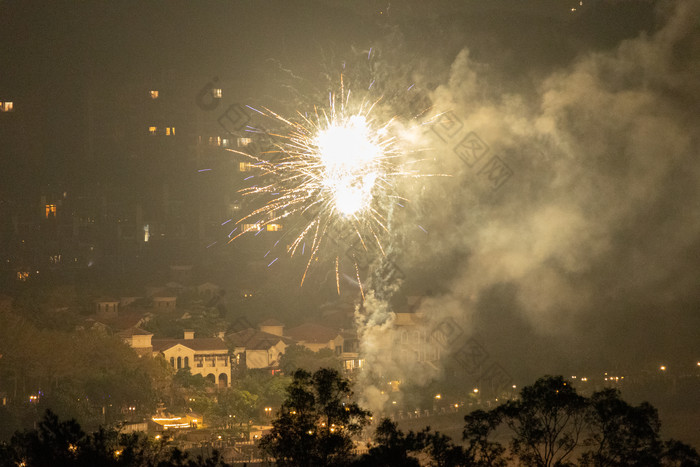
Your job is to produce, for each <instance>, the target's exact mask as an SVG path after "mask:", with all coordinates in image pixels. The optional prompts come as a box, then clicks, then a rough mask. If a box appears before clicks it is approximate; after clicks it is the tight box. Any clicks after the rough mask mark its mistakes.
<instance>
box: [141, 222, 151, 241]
mask: <svg viewBox="0 0 700 467" xmlns="http://www.w3.org/2000/svg"><path fill="white" fill-rule="evenodd" d="M150 230H151V229H150V226H149V225H148V224H146V225H144V226H143V241H144V242H148V239H149V238H151V232H150Z"/></svg>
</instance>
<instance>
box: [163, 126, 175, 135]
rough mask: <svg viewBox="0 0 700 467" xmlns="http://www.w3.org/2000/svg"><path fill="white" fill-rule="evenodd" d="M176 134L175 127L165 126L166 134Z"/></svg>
mask: <svg viewBox="0 0 700 467" xmlns="http://www.w3.org/2000/svg"><path fill="white" fill-rule="evenodd" d="M174 134H175V127H174V126H169V127H167V128H165V136H173V135H174Z"/></svg>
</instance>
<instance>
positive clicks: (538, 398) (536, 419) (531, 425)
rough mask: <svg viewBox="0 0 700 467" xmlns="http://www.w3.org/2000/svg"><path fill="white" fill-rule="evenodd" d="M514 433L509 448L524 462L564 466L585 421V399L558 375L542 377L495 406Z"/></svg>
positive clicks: (536, 464) (576, 442)
mask: <svg viewBox="0 0 700 467" xmlns="http://www.w3.org/2000/svg"><path fill="white" fill-rule="evenodd" d="M497 413H499V414H501V416H502V418H503V421H504V422H505V423H506V425H507V426H508V427H509V428H510V429H511V431H512V432H513V433H514V435H515V436H514V437H513V439H512V440H511V450H512V451H513V453H514V454H515V455H517V456H518V458H520V460H521V461H522V462H523V463H525V464H527V465H535V466H543V467H544V466H553V465H566V463H567V459H568V458H569V457H570V455H571V454H572V453H573V451H574V448H576V446H577V445H578V442H579V440H580V438H581V434H582V432H583V430H584V427H585V421H586V417H585V415H586V400H585V398H584V397H582V396H580V395H578V394H577V393H576V390H575V389H574V388H573V386H571V384H569V382H567V381H565V380H564V378H563V377H561V376H554V377H552V376H546V377H544V378H540V379H538V380H537V381H536V382H535V384H533V385H532V386H527V387H525V388H523V390H522V391H521V396H520V399H519V400H516V401H509V402H507V403H506V404H504V405H503V406H501V407H499V408H498V410H497Z"/></svg>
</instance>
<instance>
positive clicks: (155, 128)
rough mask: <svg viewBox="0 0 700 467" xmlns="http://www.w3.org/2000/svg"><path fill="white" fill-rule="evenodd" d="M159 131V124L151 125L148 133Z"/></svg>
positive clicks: (153, 133) (152, 133)
mask: <svg viewBox="0 0 700 467" xmlns="http://www.w3.org/2000/svg"><path fill="white" fill-rule="evenodd" d="M157 132H158V127H157V126H149V127H148V133H149V134H151V135H155V134H156V133H157Z"/></svg>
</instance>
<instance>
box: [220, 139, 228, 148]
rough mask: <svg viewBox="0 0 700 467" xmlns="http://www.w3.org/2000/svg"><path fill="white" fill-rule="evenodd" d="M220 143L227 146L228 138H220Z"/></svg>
mask: <svg viewBox="0 0 700 467" xmlns="http://www.w3.org/2000/svg"><path fill="white" fill-rule="evenodd" d="M221 145H222V146H223V147H225V148H227V147H228V145H229V140H227V139H226V138H224V139H222V140H221Z"/></svg>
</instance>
